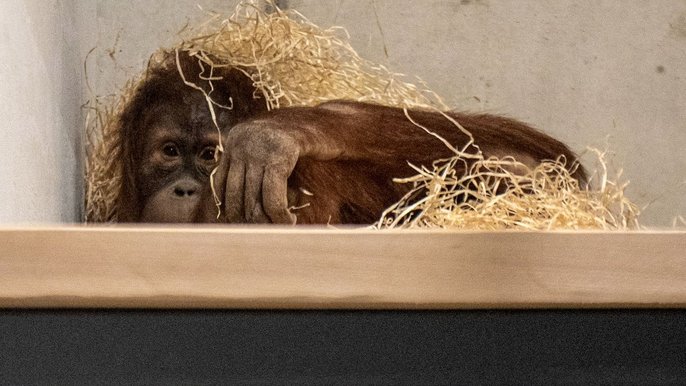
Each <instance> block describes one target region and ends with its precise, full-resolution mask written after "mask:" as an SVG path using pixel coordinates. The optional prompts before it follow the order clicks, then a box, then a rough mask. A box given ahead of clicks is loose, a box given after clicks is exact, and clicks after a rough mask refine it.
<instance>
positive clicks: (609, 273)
mask: <svg viewBox="0 0 686 386" xmlns="http://www.w3.org/2000/svg"><path fill="white" fill-rule="evenodd" d="M0 275H1V276H0V277H1V280H0V307H20V308H33V307H50V308H52V307H124V308H139V307H146V308H158V307H165V308H284V309H285V308H297V309H302V308H313V309H453V308H466V309H472V308H548V307H585V308H592V307H686V232H677V231H669V232H632V233H619V232H618V233H608V232H455V231H383V232H379V231H371V230H333V229H321V228H319V229H317V228H272V227H270V228H264V227H262V228H251V227H247V228H246V227H242V228H230V227H192V228H191V227H185V228H169V227H85V226H84V227H80V226H73V227H66V226H65V227H45V228H0Z"/></svg>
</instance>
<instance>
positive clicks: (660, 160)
mask: <svg viewBox="0 0 686 386" xmlns="http://www.w3.org/2000/svg"><path fill="white" fill-rule="evenodd" d="M86 3H87V4H86ZM235 3H236V2H235V1H232V0H183V1H179V0H147V1H123V0H94V1H93V2H91V1H82V2H79V1H78V0H72V1H67V0H64V1H59V0H51V1H37V0H36V1H28V0H27V1H19V0H4V1H2V2H0V31H1V32H0V33H1V35H0V48H3V51H4V52H7V51H8V50H9V52H10V53H11V54H9V55H8V54H6V55H5V57H6V58H11V60H6V61H5V62H3V63H0V75H2V76H3V79H5V80H4V81H3V82H2V84H0V90H2V92H1V93H0V96H2V98H3V101H4V102H5V103H2V104H0V125H3V126H4V127H3V130H2V134H1V135H2V139H1V143H2V144H3V151H2V152H0V157H2V158H0V175H2V176H11V178H8V179H6V180H5V184H4V185H2V186H0V193H2V197H3V200H2V201H0V221H23V220H26V221H30V220H36V219H38V220H70V219H73V218H74V211H77V210H78V205H79V204H80V199H81V197H80V196H79V194H80V190H79V189H81V185H80V181H79V177H80V175H77V174H78V173H79V171H80V167H81V166H80V160H79V159H76V158H75V157H76V155H77V153H78V152H79V151H80V150H79V146H80V144H79V134H78V131H77V130H74V129H73V127H74V126H73V122H74V121H76V120H77V118H76V114H77V111H78V109H77V105H79V104H80V103H81V102H82V101H83V100H85V98H81V99H80V97H82V94H81V91H80V90H81V88H80V83H81V79H80V78H79V76H80V73H79V71H78V68H80V64H81V62H82V60H83V57H84V56H85V51H84V47H88V48H90V47H89V44H91V43H89V42H92V41H93V39H94V38H93V35H92V34H88V33H87V32H88V31H91V30H92V28H96V27H93V26H92V25H90V24H89V23H91V22H96V24H97V33H98V36H99V40H98V41H97V42H98V47H99V51H98V54H97V57H96V58H95V59H94V60H93V62H94V63H93V64H90V67H91V78H92V79H93V81H94V82H95V83H96V85H97V90H98V92H99V93H100V94H107V93H112V92H116V90H117V88H118V87H120V86H121V84H122V82H123V81H124V80H125V79H126V78H128V77H129V76H131V75H133V74H135V73H137V72H138V71H139V70H140V69H142V68H143V65H144V64H145V61H146V60H147V58H148V56H149V55H150V54H151V53H152V52H153V51H154V50H155V49H156V48H157V47H160V46H169V45H171V44H173V43H174V42H175V41H176V38H175V33H176V31H178V30H179V29H181V28H182V27H183V26H184V24H185V23H186V22H187V21H188V20H201V19H202V18H203V17H204V16H203V14H202V13H201V12H200V11H199V10H198V8H197V5H200V6H202V7H203V8H204V9H207V10H222V11H225V12H230V10H232V9H233V7H234V5H235ZM282 3H288V4H289V5H290V7H292V8H296V9H298V10H300V11H301V12H302V13H303V14H305V15H306V16H307V17H309V18H310V19H311V20H312V21H314V22H316V23H318V24H320V25H322V26H331V25H341V26H344V27H346V28H347V29H348V31H349V32H350V35H351V39H352V43H353V46H354V47H355V48H356V49H357V50H358V51H359V52H360V53H361V55H362V56H364V57H366V58H368V59H371V60H374V61H377V62H380V63H382V64H385V65H387V66H389V67H390V68H391V69H392V70H395V71H398V72H402V73H405V74H411V75H417V76H419V77H421V78H422V79H424V80H425V81H427V83H428V85H429V86H430V87H431V88H432V89H434V90H435V91H437V92H438V93H439V94H441V95H443V96H444V98H445V99H446V101H447V102H448V103H449V104H450V105H451V106H454V107H455V108H456V109H459V110H466V111H477V112H479V111H483V112H490V113H498V114H505V115H508V116H511V117H514V118H518V119H521V120H523V121H526V122H528V123H530V124H533V125H534V126H537V127H539V128H541V129H543V130H545V131H547V132H548V133H550V134H552V135H554V136H556V137H558V138H559V139H561V140H563V141H565V142H567V143H568V144H570V145H571V146H572V147H573V148H574V149H575V150H577V151H583V150H584V148H585V147H586V146H587V145H591V146H595V147H600V148H603V147H605V146H606V144H609V147H610V149H611V150H612V151H613V152H614V153H615V157H614V160H613V164H614V165H617V166H619V167H622V168H623V169H624V174H625V176H626V177H627V178H628V179H629V180H630V181H631V184H630V187H629V189H628V195H629V196H630V197H632V198H633V199H634V201H636V202H637V203H639V204H648V203H649V202H652V204H651V205H650V206H649V207H648V209H646V210H645V212H644V216H643V223H644V224H646V225H653V226H665V225H670V224H671V222H672V220H673V219H674V218H675V216H677V215H683V214H686V203H684V200H683V198H682V196H683V194H684V192H686V187H684V182H685V181H686V155H684V154H683V151H682V148H683V147H684V146H685V145H686V2H685V1H683V0H660V1H641V0H624V1H617V0H423V1H420V0H376V1H373V0H355V1H353V0H290V1H282ZM91 4H94V5H91ZM93 8H95V9H93ZM46 12H47V13H46ZM75 15H76V16H75ZM92 15H97V19H95V18H93V17H92ZM89 25H90V26H89ZM84 31H85V32H84ZM77 32H78V33H80V37H79V38H78V39H76V38H73V36H74V34H76V33H77ZM8 36H10V37H11V39H8V38H7V37H8ZM8 41H9V42H10V43H8ZM7 44H9V47H4V45H7ZM85 50H86V51H87V48H86V49H85ZM77 53H78V54H81V56H79V55H77ZM55 74H59V76H56V75H55ZM39 108H40V109H39ZM37 149H40V151H39V152H38V153H36V150H37ZM7 150H9V151H7ZM17 165H22V171H21V173H19V172H18V171H17ZM40 176H43V177H40ZM8 181H9V182H8ZM653 201H654V202H653Z"/></svg>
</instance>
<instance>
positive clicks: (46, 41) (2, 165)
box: [0, 0, 95, 223]
mask: <svg viewBox="0 0 686 386" xmlns="http://www.w3.org/2000/svg"><path fill="white" fill-rule="evenodd" d="M84 3H85V2H84ZM88 15H93V16H94V15H95V8H94V7H91V8H89V6H88V4H80V3H78V2H76V1H60V0H25V1H22V0H3V1H0V52H2V62H0V146H1V147H0V177H2V183H1V184H0V197H2V198H1V199H0V223H25V222H71V221H79V220H80V213H81V207H82V200H83V194H82V192H83V184H82V180H83V178H82V165H83V162H82V160H83V154H82V139H81V132H82V127H83V125H82V123H81V112H80V106H81V104H82V103H83V101H84V97H83V94H82V90H83V87H82V85H83V80H82V71H81V68H82V63H83V57H84V56H85V51H84V47H85V44H87V42H88V41H89V35H88V34H87V33H84V31H86V30H87V29H88V28H87V24H88V23H87V21H88V20H94V19H93V18H92V17H91V18H90V19H87V16H88ZM84 21H86V23H84ZM91 45H94V43H91Z"/></svg>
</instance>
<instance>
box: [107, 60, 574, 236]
mask: <svg viewBox="0 0 686 386" xmlns="http://www.w3.org/2000/svg"><path fill="white" fill-rule="evenodd" d="M168 60H173V57H171V56H170V58H168ZM182 67H183V69H184V73H185V74H186V76H187V77H188V76H189V75H191V74H196V75H195V76H193V77H192V79H191V80H192V81H194V82H196V83H199V84H200V85H201V86H203V87H204V88H205V89H208V90H209V86H208V84H207V82H204V81H202V80H201V79H199V78H198V76H197V72H198V71H197V65H196V61H195V60H194V59H190V58H184V60H183V61H182ZM215 75H220V76H223V77H224V79H223V80H222V81H215V82H214V87H215V89H216V90H215V91H214V93H213V94H212V95H213V99H216V100H217V102H218V103H221V104H228V103H229V102H228V98H229V97H231V99H232V100H233V104H234V109H233V110H224V109H219V108H218V109H217V111H218V112H220V117H219V121H220V122H219V123H220V126H221V127H222V137H223V138H224V140H225V142H226V143H228V149H227V151H228V153H230V154H227V155H225V156H224V159H223V160H222V162H221V164H220V167H219V171H218V174H217V178H216V180H215V183H216V184H217V188H218V191H217V193H218V194H219V197H220V198H222V199H224V198H225V197H245V196H244V195H249V193H245V194H244V195H243V193H240V194H239V195H238V196H236V192H230V191H227V190H225V188H226V186H227V174H228V173H229V170H230V169H231V166H230V163H231V162H234V163H236V162H237V160H236V159H235V155H236V154H237V153H238V152H237V151H236V150H242V148H241V149H237V148H236V147H235V146H244V145H243V144H244V143H248V142H249V141H248V142H246V141H245V138H244V139H242V140H241V139H237V138H234V137H235V136H234V135H233V134H235V133H232V130H231V129H232V128H234V127H239V126H240V127H241V128H242V129H245V130H244V131H245V132H246V133H251V132H253V131H254V132H255V133H259V132H260V131H262V132H264V133H266V134H265V135H266V137H265V138H266V139H268V140H270V141H271V139H272V137H274V138H276V139H278V140H279V141H280V142H278V143H279V144H280V146H281V145H283V144H285V145H283V146H286V147H285V148H284V149H285V151H287V152H291V151H292V152H293V153H294V154H296V156H297V163H295V167H294V168H293V169H292V170H288V167H286V166H284V165H285V163H284V164H281V163H280V164H275V165H274V167H276V168H281V167H282V166H283V167H284V168H286V169H284V171H283V173H285V174H283V175H284V176H289V177H287V178H288V205H289V206H303V205H307V206H305V207H303V208H300V209H298V210H295V211H294V213H295V214H296V215H297V222H298V223H300V224H307V223H371V222H374V221H375V220H377V219H378V217H379V215H380V213H381V212H382V211H383V210H384V209H385V208H386V207H388V206H389V205H391V204H392V203H394V202H395V201H397V200H398V199H399V198H400V197H401V196H402V195H403V194H404V193H405V192H406V189H407V187H406V186H403V185H399V184H395V183H393V182H392V179H393V178H395V177H407V176H410V175H412V174H414V171H413V170H412V169H411V168H410V167H409V165H408V162H409V163H412V164H414V165H417V166H419V165H430V164H431V163H432V162H433V161H434V160H436V159H440V158H446V157H450V156H452V155H453V153H452V152H451V150H450V149H448V148H447V147H446V146H445V145H444V144H443V143H442V142H441V141H440V140H439V139H437V138H435V137H433V136H431V135H429V134H427V133H426V132H425V131H424V130H422V129H421V128H419V127H418V126H416V125H415V124H413V123H412V122H410V120H408V119H407V117H406V115H405V113H404V112H403V110H402V109H398V108H392V107H384V106H379V105H373V104H366V103H358V102H348V101H333V102H328V103H324V104H322V105H319V106H316V107H293V108H283V109H280V110H276V111H271V112H267V111H266V109H265V108H264V105H265V103H264V100H261V99H256V98H254V97H253V96H254V94H255V90H254V88H253V86H252V85H251V84H250V82H249V80H248V79H247V78H246V77H245V76H244V75H243V74H242V73H240V72H238V71H236V70H233V71H221V72H220V73H218V74H217V73H215ZM160 104H167V105H171V106H175V107H174V109H173V111H176V112H177V113H174V114H178V117H176V118H174V119H175V120H176V121H179V122H180V121H184V119H185V118H184V117H183V116H184V115H188V114H190V110H193V111H196V110H198V111H199V109H203V108H204V109H205V110H202V111H204V114H205V116H206V117H205V118H207V117H209V113H208V110H207V106H206V105H205V106H204V107H202V106H197V105H198V104H201V105H202V104H205V100H204V98H203V97H202V94H201V93H200V92H199V91H197V90H193V89H192V88H190V87H188V86H186V85H184V84H183V83H182V82H181V79H180V76H179V74H178V72H177V69H176V66H175V65H168V66H166V67H164V69H159V68H158V69H153V70H150V74H149V76H148V78H147V80H146V81H145V82H144V83H143V84H142V85H141V86H140V87H139V89H138V92H137V93H136V95H135V97H134V99H133V100H132V102H131V103H130V105H129V106H128V107H127V109H126V111H125V112H124V114H123V115H122V121H121V123H122V128H123V132H122V133H123V135H124V138H125V140H124V142H123V147H122V156H123V159H124V176H125V180H124V184H123V187H122V191H121V195H120V202H119V208H120V211H119V219H120V221H141V219H142V217H141V212H142V210H143V208H144V207H145V205H146V201H148V200H150V195H151V194H150V192H151V191H154V190H155V186H157V188H158V189H163V188H164V189H167V187H165V186H169V185H168V184H167V185H164V184H161V183H158V182H156V181H154V179H155V178H151V179H152V180H153V181H147V180H145V178H142V172H141V170H142V166H141V165H145V164H146V162H148V163H149V161H146V155H145V154H142V152H141V146H145V143H146V141H149V139H148V138H149V137H150V136H151V131H152V130H153V129H154V130H164V128H160V125H159V124H158V125H157V126H155V125H154V124H153V123H151V122H155V121H159V120H160V119H161V117H159V116H154V113H151V112H153V111H155V110H154V109H151V107H154V106H159V105H160ZM193 106H195V107H193ZM151 114H152V115H153V116H151ZM158 114H159V113H158ZM174 114H172V115H174ZM196 114H197V112H196ZM200 115H201V116H202V114H200ZM409 115H410V117H412V119H413V120H415V121H416V122H417V123H419V124H421V125H422V126H425V127H427V128H429V129H430V130H432V131H434V132H435V133H436V134H438V135H440V136H441V137H443V138H445V139H446V140H448V141H449V142H450V143H451V144H454V145H455V146H456V147H458V148H459V147H461V146H462V145H463V144H465V143H466V142H467V140H468V137H467V136H466V135H465V134H464V133H463V132H462V131H460V130H459V129H457V127H455V125H454V124H453V123H452V122H450V121H449V120H448V119H446V117H444V116H443V115H442V114H440V113H438V112H430V111H409ZM449 115H450V116H451V117H453V118H454V119H456V120H457V121H458V122H459V123H460V124H461V125H462V126H463V127H464V128H465V129H467V130H468V131H469V132H470V133H471V134H472V135H473V137H474V139H475V141H476V144H477V145H478V146H479V147H480V149H481V150H482V151H483V153H484V154H485V155H486V156H488V155H498V156H502V155H505V154H511V155H513V156H515V157H516V158H521V159H523V160H525V162H527V163H531V162H533V163H538V162H540V161H543V160H551V159H556V158H557V157H559V156H561V155H562V156H564V157H566V159H567V160H568V164H569V165H570V167H571V165H572V163H573V162H575V161H576V157H575V155H574V154H573V153H572V152H571V151H570V150H569V149H568V148H567V146H565V145H564V144H562V143H561V142H559V141H557V140H555V139H553V138H551V137H549V136H547V135H545V134H543V133H541V132H539V131H537V130H535V129H533V128H531V127H529V126H527V125H525V124H523V123H521V122H517V121H514V120H511V119H507V118H503V117H498V116H493V115H484V114H463V113H455V112H451V113H449ZM186 121H187V119H186ZM196 121H197V122H196V123H197V126H203V125H206V126H210V127H209V128H207V127H205V128H202V127H191V126H193V125H192V124H183V125H179V126H184V127H187V128H188V130H189V131H190V132H191V133H192V135H198V134H197V132H200V131H202V130H205V132H207V130H213V127H211V125H209V123H208V120H207V119H196ZM184 122H185V121H184ZM237 125H238V126H237ZM153 126H154V127H156V128H153ZM193 133H195V134H193ZM229 133H232V134H229ZM236 133H237V132H236ZM256 135H257V134H256ZM241 141H242V142H241ZM270 141H266V140H265V141H252V142H251V144H250V146H253V147H254V149H253V148H251V149H250V152H248V157H244V158H245V164H246V165H248V166H250V165H252V164H253V163H254V160H252V158H251V157H252V155H253V154H256V157H258V158H259V157H261V158H260V159H266V158H265V157H267V156H271V154H270V152H273V151H282V150H272V147H270V146H276V145H269V144H267V142H270ZM263 142H264V144H263ZM270 143H271V142H270ZM275 143H276V142H275ZM231 146H234V147H233V148H232V147H231ZM246 146H247V145H246ZM255 146H257V147H255ZM283 146H282V147H283ZM282 147H280V148H279V149H281V148H282ZM231 149H234V151H233V152H232V150H231ZM274 149H276V147H274ZM230 158H232V159H233V160H232V161H229V159H230ZM248 158H250V159H248ZM240 161H241V162H243V159H241V160H240ZM269 162H271V161H269ZM269 165H271V164H269ZM269 167H271V166H268V167H267V169H268V168H269ZM148 169H150V167H148ZM246 170H248V169H247V167H246ZM200 174H202V173H200ZM246 174H248V172H246ZM186 175H188V172H187V173H186ZM264 175H266V173H265V174H264ZM575 177H577V178H578V179H580V180H583V179H584V178H585V177H584V172H583V169H582V168H578V169H576V174H575ZM284 178H286V177H284ZM198 181H202V185H203V191H202V199H201V201H200V204H198V205H197V210H196V211H195V213H194V214H193V216H192V218H186V219H185V220H187V221H191V220H194V221H216V220H215V218H216V208H215V207H214V204H213V200H212V198H211V192H210V191H209V189H208V186H209V180H208V179H204V177H203V176H202V175H200V176H199V177H198ZM250 181H251V180H250V178H249V177H246V178H245V181H243V183H244V184H245V185H240V186H241V189H243V188H245V189H246V192H247V191H248V190H250V187H251V184H250ZM170 183H173V181H172V182H170ZM268 183H269V182H268V181H267V180H266V179H265V181H263V182H261V185H260V186H258V187H256V188H255V189H253V190H255V191H256V192H258V193H259V194H260V195H262V194H263V195H262V196H260V197H261V198H259V197H258V200H257V203H256V205H255V207H254V208H253V207H252V204H250V203H248V201H247V200H246V203H245V205H244V204H243V202H240V203H238V204H236V203H235V202H224V203H223V204H224V206H223V208H225V210H228V212H229V213H230V214H229V215H226V216H225V217H220V219H219V220H218V221H232V222H251V221H255V222H263V221H271V222H276V220H275V218H277V216H275V215H272V214H271V213H274V212H273V211H270V208H271V209H272V210H273V206H274V202H273V197H269V194H268V193H269V191H268V188H269V187H268V186H267V185H266V184H268ZM156 184H157V185H156ZM163 185H164V186H163ZM229 185H230V186H229V190H232V189H233V188H232V187H231V183H229ZM144 192H148V193H144ZM279 192H281V191H280V190H279ZM283 193H284V194H285V193H286V192H283ZM309 193H311V194H309ZM277 198H278V197H277ZM270 200H271V201H270ZM229 201H231V200H229ZM233 201H236V200H233ZM239 201H240V200H239ZM277 201H278V200H277ZM163 202H167V201H163ZM279 205H283V202H280V204H279ZM164 210H167V209H166V208H165V209H164ZM170 210H172V209H170ZM231 213H233V214H231ZM255 213H256V214H255ZM253 214H255V215H253ZM272 217H273V218H272ZM174 218H175V217H174ZM278 222H287V220H284V217H283V216H282V217H278Z"/></svg>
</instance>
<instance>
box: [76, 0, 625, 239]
mask: <svg viewBox="0 0 686 386" xmlns="http://www.w3.org/2000/svg"><path fill="white" fill-rule="evenodd" d="M173 49H175V50H176V51H177V54H179V55H191V56H194V57H195V58H197V59H198V60H199V61H201V62H203V63H204V64H205V65H206V66H209V67H210V68H219V67H226V66H231V67H235V68H237V69H239V70H241V71H243V72H244V74H245V75H246V76H248V77H250V79H252V82H253V84H254V86H255V87H256V89H257V90H258V92H259V93H261V94H262V95H261V96H262V97H263V99H264V101H265V103H266V105H267V108H268V109H277V108H281V107H288V106H312V105H316V104H319V103H321V102H324V101H328V100H333V99H348V100H355V101H364V102H374V103H380V104H384V105H388V106H396V107H403V108H425V109H433V110H438V111H446V110H448V107H447V106H446V105H445V104H444V103H443V102H442V100H441V99H440V97H438V96H437V95H436V94H434V93H433V92H431V91H429V90H427V89H426V88H425V87H418V86H416V85H414V84H412V83H409V82H406V81H404V80H403V76H402V75H400V74H396V73H393V72H391V71H389V70H388V69H386V68H385V67H383V66H380V65H377V64H374V63H371V62H369V61H367V60H364V59H362V58H360V57H359V56H358V55H357V53H356V52H355V51H354V50H353V49H352V47H351V46H350V44H349V43H348V38H347V35H346V33H345V31H344V30H342V29H340V28H330V29H322V28H320V27H318V26H316V25H314V24H312V23H310V22H309V21H308V20H307V19H306V18H304V17H303V16H302V15H300V14H299V13H297V12H295V11H292V10H291V11H282V10H279V9H275V11H274V12H273V13H266V12H263V11H262V10H261V9H260V8H259V7H257V6H256V5H255V4H254V3H243V4H240V5H239V6H238V7H237V8H236V10H235V11H234V13H233V14H232V15H231V16H229V17H225V16H223V15H221V14H212V15H211V18H210V19H209V20H208V21H207V22H205V23H204V24H202V25H200V26H198V27H195V28H188V29H186V31H184V32H183V39H182V41H181V43H179V44H178V45H177V46H176V47H174V48H173ZM155 65H163V64H162V63H156V62H155V59H154V56H153V59H151V63H150V66H155ZM141 81H143V79H142V78H140V77H139V78H138V79H134V80H132V81H131V82H130V83H129V84H128V85H127V87H125V88H124V90H123V91H122V93H121V96H120V97H119V99H118V100H116V101H114V102H112V103H109V104H108V105H107V106H105V107H103V104H102V103H100V101H96V103H95V104H94V105H93V106H94V107H93V108H92V111H93V112H94V114H92V116H91V119H90V120H89V122H88V127H89V131H88V133H89V140H90V143H91V146H90V148H89V151H88V161H87V176H86V179H87V181H86V183H87V192H86V221H88V222H108V221H116V220H117V207H116V198H117V194H118V191H119V188H120V184H121V178H122V172H121V164H120V161H119V158H118V157H117V155H118V152H119V146H120V144H121V142H122V138H121V137H120V133H119V128H118V115H119V114H120V112H121V111H122V109H123V107H124V106H126V103H127V102H128V100H129V99H130V97H131V95H132V94H133V92H134V91H135V88H136V85H137V84H138V83H139V82H141ZM208 98H209V96H208ZM208 106H209V107H210V109H213V104H212V103H208ZM446 117H447V116H446ZM455 124H456V126H457V127H456V128H458V129H462V128H461V127H459V122H455ZM370 129H372V128H370ZM421 129H422V128H419V127H418V130H421ZM428 129H429V130H430V128H428ZM427 135H428V134H427ZM446 145H447V146H450V144H446ZM469 145H471V144H469ZM476 145H478V144H476ZM454 152H455V156H454V157H453V158H451V159H447V160H438V161H436V162H435V163H434V164H433V167H431V168H416V170H417V173H418V174H417V175H416V176H414V177H412V178H407V179H404V180H399V181H397V182H398V183H408V184H413V189H412V191H411V192H410V193H409V194H408V195H407V196H406V197H405V198H404V199H403V200H401V201H400V202H398V203H397V204H395V205H393V206H392V207H391V208H389V209H388V210H387V211H386V212H385V213H384V215H383V217H382V218H381V219H380V220H379V222H378V223H377V224H375V226H376V227H377V228H394V227H449V228H465V229H504V228H524V229H579V228H594V229H626V228H631V227H635V226H637V222H636V216H637V214H638V211H637V209H636V207H635V206H634V205H633V204H631V203H630V202H629V201H628V200H627V199H626V198H625V197H624V196H623V194H622V192H623V190H624V186H622V185H620V186H618V185H616V184H613V183H611V182H608V180H607V175H606V174H603V175H602V176H601V178H600V180H601V181H604V182H603V183H602V184H600V186H599V187H598V188H597V189H596V190H594V191H591V190H588V189H582V188H581V187H579V185H578V183H577V181H576V180H575V179H574V178H572V177H571V176H570V174H569V171H568V170H567V169H566V168H565V166H564V163H563V161H562V160H558V161H551V162H546V163H544V164H542V165H540V166H539V167H537V168H536V169H534V170H530V171H529V172H528V173H526V174H524V175H519V174H517V175H515V174H513V173H511V172H508V170H512V166H513V165H517V166H518V167H519V168H521V167H525V166H524V165H521V164H518V163H517V162H516V161H515V160H513V159H508V158H505V159H495V158H489V159H485V158H484V157H483V156H482V155H481V154H480V153H477V154H476V155H474V154H473V152H471V153H469V154H468V153H467V152H464V149H462V150H459V149H454ZM465 156H469V157H471V158H472V160H471V161H470V164H472V165H473V166H472V167H471V168H469V169H468V170H467V171H466V172H465V173H464V174H459V175H458V173H457V172H456V168H455V166H456V165H458V163H463V162H464V161H465V158H464V157H465ZM474 157H477V159H476V160H475V161H474ZM600 160H601V164H602V165H603V166H604V163H602V159H600ZM458 169H459V168H458ZM498 186H507V187H508V189H507V190H506V192H505V193H496V191H497V189H498ZM501 191H502V190H501ZM460 198H461V199H460Z"/></svg>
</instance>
